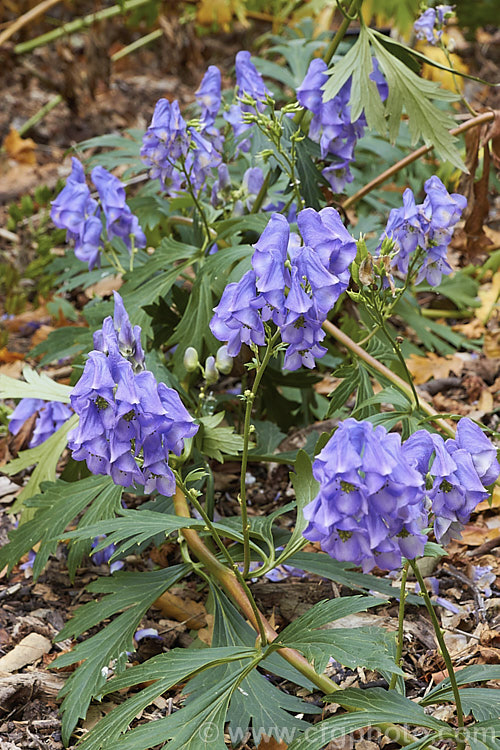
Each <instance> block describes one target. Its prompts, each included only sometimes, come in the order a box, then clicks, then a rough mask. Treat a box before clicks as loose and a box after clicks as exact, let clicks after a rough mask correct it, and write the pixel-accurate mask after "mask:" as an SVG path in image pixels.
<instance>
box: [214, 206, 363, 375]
mask: <svg viewBox="0 0 500 750" xmlns="http://www.w3.org/2000/svg"><path fill="white" fill-rule="evenodd" d="M297 224H298V227H299V230H300V232H301V235H302V239H303V241H304V245H302V246H301V244H300V242H301V239H300V237H299V236H298V235H296V234H290V227H289V224H288V221H287V220H286V219H285V217H284V216H282V215H281V214H278V213H273V214H272V216H271V219H270V221H269V223H268V225H267V227H266V228H265V230H264V232H263V233H262V235H261V237H260V239H259V240H258V242H257V243H256V244H255V245H254V248H255V252H254V254H253V257H252V268H251V269H250V270H249V271H247V273H245V275H244V276H243V277H242V278H241V279H240V281H238V282H235V283H232V284H228V285H227V287H226V289H225V290H224V293H223V295H222V298H221V300H220V303H219V304H218V305H217V307H216V308H215V309H214V312H215V315H214V317H213V318H212V320H211V322H210V329H211V331H212V333H213V334H214V336H215V337H216V338H217V339H218V340H219V341H223V342H227V351H228V354H229V356H231V357H235V356H236V355H237V354H238V353H239V351H240V349H241V346H242V344H247V345H249V346H252V345H255V346H263V345H264V344H265V341H266V328H265V324H267V325H269V324H271V323H273V324H274V325H275V326H276V327H277V328H278V329H279V330H280V333H281V340H282V342H283V343H284V344H287V349H286V353H285V362H284V366H285V368H287V369H289V370H296V369H298V368H299V367H300V366H301V365H305V366H306V367H314V360H315V358H319V357H322V356H323V354H325V352H326V349H325V348H324V347H322V346H321V341H322V340H323V338H324V335H325V334H324V332H323V330H322V328H321V326H322V324H323V323H324V321H325V320H326V316H327V314H328V312H329V311H330V310H331V309H332V307H333V305H334V304H335V302H336V301H337V299H338V298H339V296H340V295H341V294H342V292H344V291H345V290H346V289H347V286H348V283H349V278H350V276H349V270H348V268H349V265H350V263H351V262H352V261H353V259H354V257H355V255H356V243H355V241H354V240H353V238H352V237H351V235H350V234H349V233H348V232H347V230H346V229H345V227H344V225H343V224H342V221H341V219H340V216H339V214H338V212H337V211H336V210H335V209H333V208H324V209H322V210H321V211H319V212H317V211H315V210H314V209H312V208H306V209H304V210H303V211H301V212H300V213H299V215H298V217H297Z"/></svg>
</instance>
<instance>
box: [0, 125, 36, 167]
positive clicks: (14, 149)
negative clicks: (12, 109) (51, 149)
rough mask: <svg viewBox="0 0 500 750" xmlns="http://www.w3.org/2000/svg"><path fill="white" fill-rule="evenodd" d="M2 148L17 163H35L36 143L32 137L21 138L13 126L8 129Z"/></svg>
mask: <svg viewBox="0 0 500 750" xmlns="http://www.w3.org/2000/svg"><path fill="white" fill-rule="evenodd" d="M3 148H4V149H5V150H6V152H7V155H8V156H10V158H11V159H14V161H17V162H18V163H19V164H28V165H31V166H34V165H35V164H36V156H35V149H36V143H35V141H34V140H33V139H32V138H21V136H20V135H19V133H18V132H17V130H16V129H15V128H12V127H11V129H10V130H9V132H8V133H7V135H6V136H5V138H4V141H3Z"/></svg>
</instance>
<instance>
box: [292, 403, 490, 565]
mask: <svg viewBox="0 0 500 750" xmlns="http://www.w3.org/2000/svg"><path fill="white" fill-rule="evenodd" d="M313 474H314V477H315V478H316V479H317V480H318V482H319V483H320V489H319V493H318V495H317V496H316V497H315V498H314V500H312V502H310V503H309V504H308V505H306V507H305V509H304V515H305V518H306V519H307V521H308V522H309V525H308V527H307V528H306V530H305V532H304V536H305V537H306V539H309V540H310V541H317V542H320V543H321V547H322V549H323V550H324V551H325V552H327V553H328V554H329V555H331V556H332V557H334V558H335V559H337V560H343V561H349V562H353V563H356V564H358V565H361V566H362V567H363V570H364V571H365V572H366V571H369V570H371V569H372V568H373V567H374V566H375V565H377V566H378V567H379V568H382V569H385V570H391V569H395V568H398V567H399V566H400V564H401V558H402V556H404V557H406V558H408V559H413V558H415V557H417V556H419V555H421V554H422V553H423V550H424V545H425V542H426V539H427V536H426V527H427V525H428V523H429V522H430V519H431V518H432V520H433V523H434V533H435V536H436V539H437V540H438V541H439V542H442V543H443V544H445V543H447V542H448V541H449V539H450V538H452V537H453V536H457V535H459V532H460V529H461V528H463V524H465V523H466V522H467V521H468V520H469V518H470V514H471V513H472V511H473V510H474V508H475V507H476V505H477V504H478V503H479V502H481V500H484V499H486V498H487V497H488V491H487V489H486V487H487V486H489V485H490V484H492V483H493V482H494V481H495V480H496V479H497V478H498V476H499V474H500V465H499V464H498V461H497V451H496V448H495V447H494V446H493V445H492V443H491V442H490V441H489V440H488V438H487V437H486V436H485V435H484V434H483V432H482V431H481V429H480V428H479V427H478V426H477V425H476V424H474V422H472V421H471V420H470V419H468V418H463V419H461V420H460V422H459V423H458V427H457V433H456V438H455V439H449V440H446V441H444V440H443V438H442V437H441V436H440V435H436V434H430V433H429V432H427V431H426V430H418V431H417V432H415V433H414V434H413V435H412V436H411V437H410V438H409V439H408V440H407V441H406V442H405V443H404V444H402V443H401V438H400V436H399V435H397V434H394V433H388V432H387V431H386V430H385V428H384V427H383V426H381V425H379V426H377V427H373V425H372V424H371V423H369V422H357V421H356V420H355V419H346V420H345V421H344V422H342V423H341V424H340V425H339V427H338V429H337V430H336V432H335V434H334V435H333V437H332V438H331V439H330V440H329V441H328V443H327V444H326V446H325V447H324V448H323V450H322V451H321V453H320V454H319V455H318V456H317V458H316V460H315V461H314V464H313Z"/></svg>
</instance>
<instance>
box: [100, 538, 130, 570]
mask: <svg viewBox="0 0 500 750" xmlns="http://www.w3.org/2000/svg"><path fill="white" fill-rule="evenodd" d="M104 539H106V535H105V534H101V535H100V536H96V537H95V539H94V541H93V542H92V549H94V548H95V547H97V546H98V544H100V543H101V542H102V541H103V540H104ZM115 552H116V545H115V544H108V546H107V547H104V549H100V550H99V551H98V552H94V553H93V554H92V561H93V562H94V563H95V564H96V565H109V572H110V573H111V574H112V573H114V572H115V571H116V570H121V569H122V568H123V567H124V565H125V563H124V562H123V561H122V560H114V562H112V563H110V562H109V561H110V559H111V557H112V556H113V555H114V553H115Z"/></svg>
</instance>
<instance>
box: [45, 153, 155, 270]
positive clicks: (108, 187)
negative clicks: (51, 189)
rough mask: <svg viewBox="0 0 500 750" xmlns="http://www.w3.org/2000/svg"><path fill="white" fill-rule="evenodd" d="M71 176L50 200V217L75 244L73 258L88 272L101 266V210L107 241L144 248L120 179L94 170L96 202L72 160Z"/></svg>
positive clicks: (76, 162) (141, 234) (136, 220)
mask: <svg viewBox="0 0 500 750" xmlns="http://www.w3.org/2000/svg"><path fill="white" fill-rule="evenodd" d="M71 161H72V170H71V174H70V176H69V177H68V180H67V181H66V185H65V186H64V188H63V189H62V191H61V192H60V193H59V195H58V196H57V198H56V199H55V200H54V201H52V209H51V212H50V216H51V218H52V221H53V222H54V224H55V225H56V227H59V228H60V229H66V230H67V234H66V238H67V239H68V240H74V241H75V255H76V257H77V258H78V259H79V260H82V261H84V262H85V263H88V267H89V271H91V270H92V269H93V268H94V266H95V265H97V266H99V265H100V253H101V249H102V247H103V245H104V237H103V224H102V219H101V211H102V213H103V214H104V218H105V220H106V235H107V240H108V241H109V242H111V241H112V240H113V238H114V237H119V238H120V239H121V240H123V242H124V243H125V245H126V247H127V250H128V251H129V252H132V250H133V247H145V246H146V237H145V235H144V232H143V231H142V229H141V227H140V226H139V222H138V219H137V216H134V214H133V213H132V212H131V210H130V208H129V207H128V206H127V203H126V201H125V188H124V186H123V184H122V183H121V182H120V180H119V179H118V178H117V177H115V176H114V175H112V174H111V173H110V172H108V171H107V170H106V169H104V167H101V166H99V167H95V168H94V169H93V170H92V173H91V177H92V180H93V182H94V184H95V186H96V188H97V192H98V195H99V198H100V205H99V203H98V202H97V201H96V200H95V199H94V198H92V196H91V194H90V189H89V187H88V185H87V183H86V181H85V172H84V169H83V166H82V164H81V163H80V162H79V161H78V159H76V158H75V157H73V158H72V160H71Z"/></svg>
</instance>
